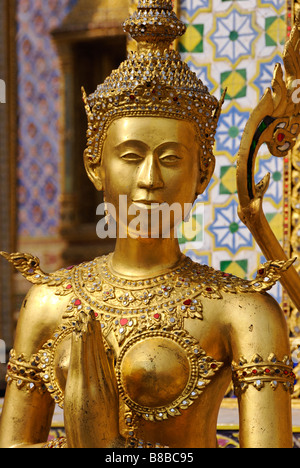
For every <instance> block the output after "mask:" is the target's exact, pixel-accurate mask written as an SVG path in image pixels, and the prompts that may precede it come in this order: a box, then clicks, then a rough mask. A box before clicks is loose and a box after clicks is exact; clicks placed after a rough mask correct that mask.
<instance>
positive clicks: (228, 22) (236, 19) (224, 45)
mask: <svg viewBox="0 0 300 468" xmlns="http://www.w3.org/2000/svg"><path fill="white" fill-rule="evenodd" d="M253 20H254V17H253V13H241V12H240V11H238V10H237V9H235V8H233V9H232V10H231V11H230V12H229V13H226V16H225V14H224V13H221V14H220V15H216V25H215V31H214V32H213V33H212V34H211V35H210V40H211V41H212V42H213V44H214V46H215V58H216V59H224V58H226V59H228V60H229V62H230V63H232V64H236V62H237V61H238V60H240V59H241V58H243V57H245V56H251V55H252V50H253V49H252V48H253V42H254V40H255V39H256V38H257V35H258V32H257V31H256V29H255V26H254V21H253Z"/></svg>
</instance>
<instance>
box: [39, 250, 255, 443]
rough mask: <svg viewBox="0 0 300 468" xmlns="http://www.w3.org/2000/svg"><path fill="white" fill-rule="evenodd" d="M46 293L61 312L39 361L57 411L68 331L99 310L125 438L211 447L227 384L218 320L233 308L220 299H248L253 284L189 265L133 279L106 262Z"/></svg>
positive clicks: (227, 361)
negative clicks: (246, 294)
mask: <svg viewBox="0 0 300 468" xmlns="http://www.w3.org/2000/svg"><path fill="white" fill-rule="evenodd" d="M47 280H48V279H47ZM55 282H56V283H55ZM50 286H54V287H55V294H56V295H58V296H61V297H62V302H63V303H64V304H65V306H64V311H63V314H62V322H61V324H60V326H59V327H58V329H57V331H56V333H55V334H54V336H53V337H51V339H50V340H49V341H48V342H47V343H46V344H45V345H44V346H43V349H42V350H41V352H40V353H39V355H40V357H41V365H40V366H41V367H42V369H43V371H42V375H43V379H44V382H45V384H46V386H47V388H48V390H49V391H50V393H51V394H52V396H53V398H54V399H55V400H56V402H57V403H58V404H59V405H61V406H63V400H64V390H65V385H66V379H67V374H68V368H69V362H70V351H71V337H72V332H73V331H74V327H75V326H76V321H77V320H78V319H80V315H81V314H89V313H91V311H93V314H94V316H95V318H96V320H99V322H100V323H101V329H102V334H103V337H104V342H105V346H106V348H107V350H110V352H112V354H113V359H114V365H115V371H116V376H117V382H118V388H119V394H120V424H121V429H122V432H123V434H124V435H126V434H127V435H128V434H131V433H133V434H134V435H136V436H138V437H142V438H143V439H146V440H149V441H151V442H155V440H158V439H159V440H160V442H162V443H165V444H166V445H173V444H174V446H178V444H179V445H180V444H182V445H185V444H186V442H185V441H189V443H191V444H192V445H193V444H197V446H199V445H200V446H201V445H202V442H201V441H203V446H207V445H212V446H214V445H215V430H216V422H217V414H218V410H219V406H220V403H221V401H222V398H223V396H224V394H225V392H226V390H227V388H228V386H229V383H230V380H231V356H230V350H229V346H228V333H229V332H228V330H227V329H226V325H225V323H226V320H225V321H224V320H223V319H222V317H224V316H225V315H226V308H228V307H231V304H230V301H226V300H222V299H223V296H224V295H225V296H227V297H228V296H229V297H232V296H231V295H228V293H233V294H235V296H237V293H239V292H241V291H243V292H244V291H249V292H252V291H253V285H252V283H251V282H247V281H244V280H241V279H239V278H235V277H232V276H231V275H228V274H226V273H222V272H217V271H215V270H213V269H211V268H208V267H206V266H201V265H198V264H196V263H194V262H192V261H191V260H189V259H185V260H184V261H183V263H182V264H181V265H180V266H179V267H178V268H177V269H175V270H173V271H171V272H170V273H168V274H166V275H162V276H160V277H156V278H149V279H144V280H140V281H136V280H128V279H125V278H119V277H117V276H115V275H114V274H113V273H112V272H111V270H110V268H109V257H108V258H107V257H103V258H100V259H96V260H95V261H93V262H88V263H85V264H82V265H80V266H79V267H71V268H70V269H67V270H61V271H60V272H57V273H56V277H55V278H54V276H52V277H51V283H50ZM222 323H223V325H222ZM190 427H193V428H194V429H193V434H191V433H190ZM158 433H159V438H158V437H157V434H158ZM183 434H188V436H184V435H183ZM155 435H156V436H155ZM172 441H173V442H172Z"/></svg>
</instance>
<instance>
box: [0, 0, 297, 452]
mask: <svg viewBox="0 0 300 468" xmlns="http://www.w3.org/2000/svg"><path fill="white" fill-rule="evenodd" d="M124 28H125V31H127V32H128V33H130V35H131V36H132V37H133V38H134V39H135V40H136V41H137V43H138V49H137V52H131V53H130V54H129V56H128V58H127V60H126V61H125V62H123V63H122V64H121V65H120V67H119V68H118V69H117V70H115V71H113V72H112V74H111V75H110V76H109V77H108V78H107V79H106V80H105V82H104V84H102V85H99V86H98V88H97V90H96V91H95V93H93V94H91V95H90V96H89V97H88V96H87V95H86V93H85V91H84V90H83V100H84V104H85V108H86V113H87V117H88V130H87V139H88V142H87V148H86V150H85V153H84V163H85V166H86V169H87V171H88V172H89V171H90V170H93V168H95V167H98V166H99V164H100V162H101V160H102V157H103V147H104V143H105V141H106V138H107V134H108V131H109V128H110V126H111V125H112V123H113V122H114V121H116V120H117V119H120V118H122V117H141V118H142V117H147V116H154V117H163V118H164V119H170V120H171V119H173V120H178V121H188V122H191V123H192V124H193V127H194V128H195V130H196V135H197V138H198V141H199V144H200V148H201V153H202V157H201V158H200V172H201V174H202V182H203V183H205V182H206V183H208V181H209V179H210V177H211V175H212V172H213V169H214V166H215V159H214V156H213V144H214V136H215V132H216V128H217V123H218V118H219V115H220V112H221V107H222V103H223V99H224V96H223V97H222V98H221V100H220V102H218V100H217V99H216V98H214V97H213V96H211V95H210V94H209V92H208V90H207V88H206V87H205V86H203V84H202V82H201V81H200V80H199V79H198V78H197V77H196V75H195V74H194V73H192V72H191V70H190V69H189V68H188V66H187V65H186V64H185V63H183V62H182V60H181V58H180V55H179V54H178V53H177V52H176V51H174V50H172V49H171V47H170V46H171V44H172V42H173V41H174V40H175V39H176V38H177V37H179V36H181V35H182V34H183V33H184V32H185V26H184V25H183V24H182V23H181V22H180V21H179V20H178V18H177V17H176V15H175V14H174V12H173V9H172V2H171V0H140V1H139V4H138V9H137V12H135V13H134V14H133V16H132V17H131V18H129V20H127V21H126V22H125V24H124ZM295 34H296V33H295ZM293 37H295V36H293ZM280 128H281V127H280ZM277 130H278V129H276V130H275V133H276V132H277ZM280 131H281V130H280ZM276 135H277V133H276ZM247 142H248V143H249V139H247V138H246V142H245V140H244V143H243V146H242V149H244V150H246V147H247ZM247 148H248V149H249V144H248V147H247ZM249 164H250V163H249ZM249 164H248V165H247V164H246V166H247V167H248V168H249ZM99 186H100V182H99ZM248 188H249V187H248ZM0 254H1V255H2V256H3V257H5V258H6V259H7V260H8V261H10V262H11V263H12V264H13V265H14V266H15V267H16V268H17V269H18V271H20V272H21V273H22V274H23V276H24V277H25V278H27V279H28V280H29V281H30V282H31V283H33V284H34V285H37V286H42V287H47V288H49V290H50V291H52V292H53V296H55V297H56V298H58V299H60V300H61V301H62V303H63V304H64V309H63V310H62V314H61V321H60V322H59V323H58V324H57V328H56V330H55V332H54V333H51V335H50V336H49V337H47V338H46V339H45V340H44V342H43V344H42V346H41V348H40V349H38V350H37V352H36V353H34V354H33V355H31V356H26V355H25V354H19V353H16V351H15V350H12V351H11V355H10V362H9V365H8V373H7V382H8V384H9V385H8V387H9V388H12V387H13V385H14V384H15V385H16V387H17V389H19V390H20V391H23V392H25V394H26V396H27V397H28V398H29V397H30V396H31V397H33V395H36V394H38V395H43V394H46V393H47V392H48V393H49V394H50V395H51V397H52V398H53V400H54V401H55V402H56V403H57V404H58V405H60V406H61V407H65V388H66V378H65V375H64V372H63V369H61V368H60V367H59V366H57V356H58V355H59V352H60V351H61V350H62V349H63V350H64V349H65V348H64V346H65V343H67V342H68V340H69V341H70V340H71V339H72V337H73V338H74V336H75V342H76V340H81V339H82V340H83V342H84V340H85V339H86V338H85V336H86V332H87V330H90V328H91V327H92V328H93V326H94V325H95V324H96V325H98V326H99V327H100V329H101V335H102V337H103V342H104V343H103V346H104V348H105V352H106V353H107V355H108V357H109V360H110V362H111V363H113V365H114V371H115V376H116V385H117V389H118V398H119V399H120V408H121V410H120V413H121V416H120V418H122V422H121V428H122V435H123V436H124V437H125V438H126V440H127V441H126V447H141V446H143V447H144V446H146V447H150V446H152V445H153V444H154V442H153V440H152V444H147V443H145V442H143V441H142V440H140V438H139V428H140V427H141V426H143V425H146V426H143V427H148V428H149V424H150V425H151V424H152V425H155V424H159V425H160V428H166V427H168V426H167V424H169V422H170V420H178V419H180V418H179V416H181V420H184V416H183V414H184V413H185V414H186V413H188V411H189V409H190V408H194V407H195V406H196V405H197V403H199V400H200V396H201V395H203V393H204V392H206V391H207V389H209V388H211V387H212V386H214V389H215V390H214V391H215V392H216V385H217V386H218V384H219V382H222V385H223V386H224V381H225V386H226V379H225V377H224V374H222V372H227V371H229V373H231V372H232V376H233V380H234V388H235V391H236V394H237V396H239V397H241V398H243V397H242V396H241V395H242V394H243V393H244V392H245V391H246V390H247V388H249V387H251V390H252V389H255V390H259V391H260V390H261V389H262V388H265V387H267V386H271V388H272V389H273V390H274V391H275V390H276V391H277V393H279V392H281V391H282V390H283V391H284V392H285V394H290V393H292V391H293V382H294V379H295V375H294V374H293V369H292V361H291V358H290V356H288V355H287V354H284V355H283V356H278V358H277V356H275V354H274V353H277V350H276V349H269V350H268V351H267V354H266V355H264V356H261V355H260V354H257V353H256V354H255V355H254V356H253V358H252V359H251V358H249V356H247V357H246V358H245V357H243V356H238V358H237V359H235V361H236V362H232V363H230V364H228V362H225V360H226V359H227V361H228V356H226V359H225V357H224V362H223V361H222V360H221V359H215V358H213V357H212V356H211V355H210V354H209V353H206V352H205V351H204V349H203V348H202V346H201V344H200V342H201V340H198V339H197V338H196V336H198V335H197V333H199V330H198V329H196V328H197V324H199V323H200V324H203V323H204V322H205V319H206V317H205V315H204V307H203V303H204V301H212V300H213V303H214V306H213V307H214V308H217V304H218V303H219V301H221V300H222V299H224V297H225V296H226V297H228V296H230V297H237V296H238V297H241V298H244V297H245V296H247V295H249V296H251V297H253V294H254V293H262V295H263V294H264V292H266V291H268V290H270V289H271V287H272V286H273V285H274V284H275V283H276V282H277V281H278V280H279V279H280V278H281V277H282V275H283V274H286V272H287V271H288V270H289V268H290V267H291V265H292V263H293V260H288V259H284V260H282V261H279V260H281V259H279V260H278V259H273V260H272V261H269V262H267V263H266V264H265V265H264V266H261V268H260V269H259V271H258V273H257V277H256V278H255V279H254V280H249V281H247V280H242V279H240V278H237V277H235V276H232V275H229V274H227V273H223V272H218V271H215V270H214V269H212V268H209V267H207V266H204V265H199V264H197V263H195V262H193V261H192V260H190V259H188V258H185V257H183V258H182V259H181V261H180V262H179V263H178V264H177V265H176V266H175V267H173V268H169V269H167V271H166V272H164V273H162V274H160V275H152V276H151V275H148V277H144V278H143V279H139V278H125V277H122V276H121V275H118V274H117V273H116V272H115V270H114V268H113V266H112V258H113V256H112V255H109V256H107V257H102V258H98V259H95V260H94V261H91V262H85V263H82V264H81V265H79V266H71V267H69V268H67V269H62V270H59V271H58V272H55V273H51V274H46V273H44V272H43V271H42V269H41V268H40V264H39V260H38V259H37V258H36V257H33V256H31V255H29V254H20V253H17V254H6V253H4V252H0ZM144 276H146V275H144ZM247 297H248V296H247ZM214 301H216V302H214ZM224 302H225V301H224ZM241 302H242V301H241ZM206 305H207V303H206ZM244 306H245V305H244ZM219 307H220V309H222V307H221V306H219ZM239 307H241V308H242V306H241V305H240V304H239ZM245 307H246V306H245ZM265 307H266V308H268V305H267V304H265ZM188 321H190V322H191V323H192V325H190V327H191V329H187V327H186V323H187V322H188ZM206 326H207V325H206ZM214 330H215V329H214ZM192 331H194V333H192ZM101 335H100V340H101V343H102V338H101ZM276 336H277V331H276ZM272 343H273V342H272ZM91 346H94V342H93V343H92V344H91ZM95 346H96V345H95ZM72 349H73V348H72ZM250 349H251V347H250ZM212 350H213V351H215V347H214V346H212ZM270 353H272V354H270ZM287 353H288V351H287ZM211 354H213V353H211ZM221 354H222V353H221V352H220V353H219V355H221ZM253 354H254V353H253ZM85 357H86V356H85ZM141 363H142V364H141ZM143 363H146V364H143ZM143 366H144V367H143ZM145 366H146V367H147V372H146V371H145V369H146V367H145ZM225 367H227V368H226V369H225V370H224V368H225ZM71 370H72V369H71ZM149 376H150V377H149ZM153 376H154V377H155V378H154V377H153ZM220 376H221V377H220ZM75 377H81V376H78V375H76V376H75ZM152 377H153V379H152ZM68 378H69V375H68ZM147 379H148V380H147ZM149 379H150V380H149ZM151 379H152V380H151ZM218 379H219V380H218ZM149 382H150V384H151V385H150V384H149ZM153 382H155V385H153ZM216 382H217V383H216ZM75 387H76V385H73V390H74V391H76V388H75ZM278 389H279V390H278ZM266 390H267V389H266ZM225 391H226V389H225ZM196 402H197V403H196ZM83 403H85V402H83ZM285 405H286V403H284V404H282V407H281V408H282V409H283V410H284V411H285V408H286V406H285ZM19 406H20V405H19ZM36 406H38V405H36ZM108 406H109V405H108ZM93 411H94V413H96V411H97V408H96V407H95V408H93ZM94 413H93V417H94ZM74 417H75V418H76V420H74V424H77V423H78V422H79V421H80V418H79V417H77V415H76V414H75V413H74ZM81 422H83V423H84V424H86V423H88V422H89V421H81ZM198 422H199V421H198ZM198 422H197V421H196V422H195V424H198ZM176 424H177V423H176ZM183 424H184V423H183ZM147 425H148V426H147ZM155 427H156V426H155ZM176 427H180V425H179V426H176V425H175V429H174V432H175V433H176V434H175V435H174V434H173V437H178V434H177V432H178V431H177V430H176ZM160 431H162V434H163V433H164V429H160ZM108 432H109V431H108ZM287 432H288V430H287ZM183 436H184V434H183V435H182V437H183ZM28 437H29V436H28ZM84 437H85V435H84V434H83V435H82V438H84ZM92 437H93V436H91V439H92ZM284 437H285V435H284ZM286 437H287V439H289V435H287V436H286ZM162 438H163V439H164V437H162ZM165 439H166V437H165ZM287 439H286V440H287ZM286 440H285V443H287V442H286ZM79 442H80V443H81V442H82V440H80V441H79ZM188 443H189V441H186V444H188ZM214 443H215V442H214ZM69 444H72V441H70V440H66V439H59V440H56V441H54V442H50V443H49V444H47V445H46V446H45V447H58V448H60V447H66V446H69ZM161 444H162V441H161V440H159V443H158V444H157V446H161Z"/></svg>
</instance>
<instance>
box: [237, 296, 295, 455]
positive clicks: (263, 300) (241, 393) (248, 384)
mask: <svg viewBox="0 0 300 468" xmlns="http://www.w3.org/2000/svg"><path fill="white" fill-rule="evenodd" d="M231 343H232V344H231V346H232V354H233V379H234V384H235V391H236V394H237V397H238V401H239V412H240V443H241V447H242V448H291V447H292V446H293V436H292V416H291V394H292V387H293V380H294V376H293V371H292V362H291V358H290V347H289V339H288V331H287V325H286V320H285V317H284V315H283V313H282V311H281V309H280V307H279V305H278V304H277V302H276V301H275V300H273V298H271V297H270V296H268V295H266V294H258V295H257V294H250V295H245V296H244V297H243V298H242V299H241V300H239V304H238V317H235V325H234V327H233V328H232V330H231Z"/></svg>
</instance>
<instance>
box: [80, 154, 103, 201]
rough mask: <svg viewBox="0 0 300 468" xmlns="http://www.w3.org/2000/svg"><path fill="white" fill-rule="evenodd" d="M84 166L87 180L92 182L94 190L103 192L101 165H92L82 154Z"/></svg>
mask: <svg viewBox="0 0 300 468" xmlns="http://www.w3.org/2000/svg"><path fill="white" fill-rule="evenodd" d="M84 166H85V170H86V173H87V175H88V177H89V179H90V180H91V181H92V182H93V184H94V186H95V187H96V189H97V190H98V191H99V192H101V191H102V190H103V174H102V170H101V163H99V162H97V163H96V164H94V163H93V162H91V161H90V160H89V158H88V157H87V155H86V154H84Z"/></svg>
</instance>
